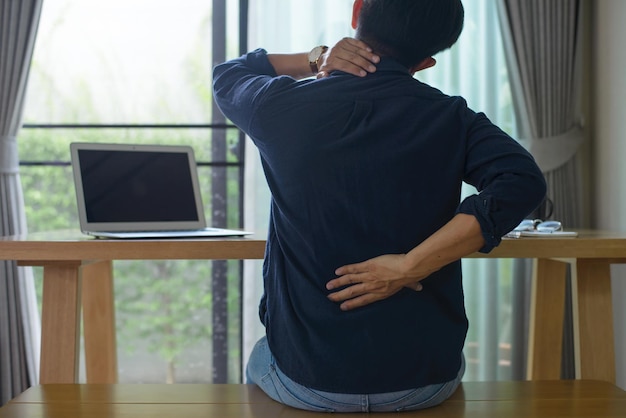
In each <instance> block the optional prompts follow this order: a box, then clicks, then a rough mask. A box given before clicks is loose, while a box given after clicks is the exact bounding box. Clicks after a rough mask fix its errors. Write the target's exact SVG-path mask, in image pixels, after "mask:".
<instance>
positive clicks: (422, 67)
mask: <svg viewBox="0 0 626 418" xmlns="http://www.w3.org/2000/svg"><path fill="white" fill-rule="evenodd" d="M435 64H437V60H435V59H434V58H433V57H428V58H426V59H424V60H423V61H422V62H420V63H419V64H417V65H416V66H414V67H412V68H411V69H410V72H411V74H415V73H416V72H418V71H422V70H425V69H427V68H430V67H434V66H435Z"/></svg>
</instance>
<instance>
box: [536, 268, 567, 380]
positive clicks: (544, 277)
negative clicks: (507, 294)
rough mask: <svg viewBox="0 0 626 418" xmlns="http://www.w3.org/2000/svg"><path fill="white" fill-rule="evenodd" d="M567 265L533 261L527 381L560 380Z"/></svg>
mask: <svg viewBox="0 0 626 418" xmlns="http://www.w3.org/2000/svg"><path fill="white" fill-rule="evenodd" d="M566 269H567V263H566V262H562V261H556V260H548V259H536V260H535V261H534V271H533V279H532V280H533V282H532V290H531V303H530V327H529V341H528V367H527V376H526V377H527V379H528V380H546V379H548V380H552V379H560V378H561V356H562V352H561V350H562V346H563V314H564V311H565V274H566V272H567V270H566Z"/></svg>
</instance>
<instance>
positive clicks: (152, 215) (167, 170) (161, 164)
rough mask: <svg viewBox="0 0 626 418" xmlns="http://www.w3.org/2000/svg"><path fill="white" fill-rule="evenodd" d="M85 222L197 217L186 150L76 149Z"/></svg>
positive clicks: (194, 218)
mask: <svg viewBox="0 0 626 418" xmlns="http://www.w3.org/2000/svg"><path fill="white" fill-rule="evenodd" d="M78 156H79V159H80V172H81V178H82V183H83V193H84V198H85V212H86V215H87V220H88V221H89V222H172V221H174V222H176V221H181V222H182V221H197V220H198V213H197V210H196V204H195V197H194V190H193V183H192V178H191V172H190V170H191V167H190V166H189V158H188V156H187V154H185V153H182V152H181V153H164V152H151V151H96V150H79V151H78Z"/></svg>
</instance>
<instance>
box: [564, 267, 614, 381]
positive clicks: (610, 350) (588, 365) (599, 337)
mask: <svg viewBox="0 0 626 418" xmlns="http://www.w3.org/2000/svg"><path fill="white" fill-rule="evenodd" d="M573 270H574V271H573V274H572V278H573V283H572V291H573V306H574V312H573V314H574V315H573V318H574V345H575V356H576V378H578V379H588V380H604V381H607V382H611V383H615V341H614V335H613V332H614V331H613V301H612V296H611V265H610V261H609V260H602V259H579V260H577V262H576V264H575V268H574V269H573ZM576 306H578V309H576Z"/></svg>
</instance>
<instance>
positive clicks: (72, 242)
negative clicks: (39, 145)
mask: <svg viewBox="0 0 626 418" xmlns="http://www.w3.org/2000/svg"><path fill="white" fill-rule="evenodd" d="M577 232H578V233H579V235H578V237H575V238H569V237H559V238H535V237H523V238H517V239H515V238H513V239H509V238H505V239H503V240H502V243H501V244H500V246H498V247H497V248H495V249H494V250H493V251H492V252H491V253H489V254H481V253H476V254H472V255H470V256H469V258H604V259H607V258H613V259H616V260H615V262H623V261H624V260H626V234H624V233H612V232H602V231H593V230H579V231H577ZM264 251H265V236H264V235H263V236H262V237H261V236H258V235H253V236H250V237H227V238H205V239H159V240H155V239H153V240H114V239H95V238H90V237H87V236H85V235H83V234H81V233H80V232H78V231H53V232H46V233H33V234H29V235H26V236H8V237H0V260H18V261H32V262H34V261H55V260H58V261H82V260H149V259H172V260H176V259H178V260H192V259H261V258H263V254H264ZM620 259H623V260H620Z"/></svg>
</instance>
